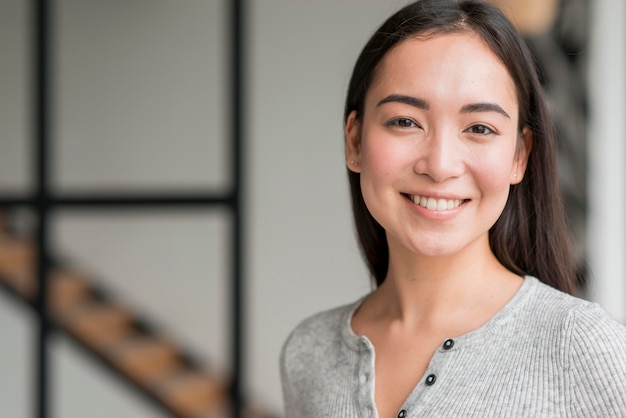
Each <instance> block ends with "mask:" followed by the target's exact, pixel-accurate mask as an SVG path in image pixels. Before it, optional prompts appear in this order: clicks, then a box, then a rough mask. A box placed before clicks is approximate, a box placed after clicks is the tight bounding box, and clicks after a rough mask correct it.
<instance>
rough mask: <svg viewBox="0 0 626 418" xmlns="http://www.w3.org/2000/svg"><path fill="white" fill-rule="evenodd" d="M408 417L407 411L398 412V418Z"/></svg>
mask: <svg viewBox="0 0 626 418" xmlns="http://www.w3.org/2000/svg"><path fill="white" fill-rule="evenodd" d="M404 417H406V411H405V410H404V409H403V410H401V411H400V412H398V418H404Z"/></svg>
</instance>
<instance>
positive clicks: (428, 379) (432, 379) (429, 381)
mask: <svg viewBox="0 0 626 418" xmlns="http://www.w3.org/2000/svg"><path fill="white" fill-rule="evenodd" d="M436 381H437V376H435V375H434V374H429V375H428V376H427V377H426V386H432V385H434V384H435V382H436Z"/></svg>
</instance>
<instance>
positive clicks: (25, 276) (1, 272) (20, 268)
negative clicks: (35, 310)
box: [0, 235, 36, 300]
mask: <svg viewBox="0 0 626 418" xmlns="http://www.w3.org/2000/svg"><path fill="white" fill-rule="evenodd" d="M34 264H35V253H34V248H33V246H32V245H31V244H30V243H29V242H27V241H24V240H17V239H13V238H9V237H7V236H2V235H0V277H1V278H2V279H3V280H5V281H6V282H7V284H9V285H10V286H11V287H12V288H13V289H14V290H15V291H16V292H17V293H18V294H19V295H20V296H21V297H23V298H24V299H27V300H33V299H34V297H35V292H36V288H35V279H34V274H33V272H34Z"/></svg>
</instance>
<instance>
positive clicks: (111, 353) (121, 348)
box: [106, 335, 180, 386]
mask: <svg viewBox="0 0 626 418" xmlns="http://www.w3.org/2000/svg"><path fill="white" fill-rule="evenodd" d="M106 356H107V357H108V358H109V359H110V361H111V363H112V364H114V365H115V366H116V367H117V368H118V369H119V370H121V371H122V372H123V373H125V374H126V375H127V376H129V377H131V378H132V379H133V380H135V381H137V382H139V383H142V384H143V385H147V386H150V385H154V384H156V383H157V382H158V381H160V380H163V379H165V378H166V377H167V376H168V375H170V374H172V373H173V371H174V370H175V369H176V368H178V367H180V357H179V355H178V352H177V350H176V348H175V347H174V346H173V345H172V344H170V343H168V342H166V341H163V340H162V339H159V338H158V337H151V336H145V335H140V336H131V337H129V338H126V339H125V340H124V341H121V342H120V343H118V344H117V345H115V346H114V347H112V348H111V349H110V350H108V353H107V354H106Z"/></svg>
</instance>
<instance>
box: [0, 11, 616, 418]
mask: <svg viewBox="0 0 626 418" xmlns="http://www.w3.org/2000/svg"><path fill="white" fill-rule="evenodd" d="M616 1H617V0H616ZM25 3H26V2H23V1H22V0H1V1H0V57H1V58H0V115H2V116H0V120H1V122H0V147H2V153H0V187H2V188H3V190H5V189H6V188H17V189H24V188H25V187H26V185H27V184H28V179H29V175H28V170H29V167H28V165H27V151H28V141H29V139H30V138H29V120H28V112H27V110H28V107H27V106H28V100H27V98H28V97H29V96H28V90H27V86H28V81H29V80H28V70H29V67H28V55H27V48H26V46H27V45H28V44H27V39H28V38H27V36H28V30H27V25H26V23H27V22H28V21H27V20H26V18H27V16H26V9H25V6H24V5H25ZM404 3H406V1H400V0H393V1H387V2H381V1H379V0H319V1H309V0H250V8H251V10H250V16H249V27H248V35H249V38H248V39H249V50H250V54H251V55H250V57H249V58H248V63H249V67H248V69H247V72H248V76H249V80H248V81H249V83H248V85H249V87H250V91H249V99H250V101H249V107H248V114H249V120H247V121H246V122H247V128H248V130H247V132H248V134H249V138H248V140H249V148H248V152H247V161H246V168H247V174H248V177H247V184H248V193H247V195H246V196H247V203H248V212H247V226H248V246H247V252H248V256H249V265H248V266H246V271H247V272H248V280H249V287H248V293H247V295H246V297H247V302H248V311H247V321H248V333H247V341H248V346H247V347H246V354H247V356H246V358H247V366H248V375H247V376H246V383H247V386H248V390H249V394H250V395H251V397H252V399H253V400H254V401H260V402H262V403H264V404H266V405H269V406H270V407H272V408H273V409H274V410H277V411H279V410H280V408H281V393H280V384H279V376H278V354H279V350H280V347H281V345H282V343H283V341H284V339H285V338H286V337H287V334H288V333H289V331H290V330H291V329H292V328H293V327H294V326H295V325H296V324H297V323H298V322H300V321H301V320H302V319H303V318H304V317H306V316H308V315H311V314H313V313H315V312H317V311H319V310H322V309H326V308H329V307H332V306H336V305H339V304H344V303H349V302H351V301H353V300H354V299H356V298H357V297H359V296H361V295H362V294H363V293H364V292H367V291H368V290H369V286H370V284H369V279H368V277H367V274H366V271H365V268H364V266H363V263H362V262H361V260H360V255H359V253H358V249H357V246H356V243H355V240H354V237H353V230H352V219H351V216H350V209H349V201H348V188H347V181H346V175H345V166H344V159H343V137H342V122H341V115H342V110H343V100H344V94H345V89H346V86H347V82H348V77H349V75H350V71H351V69H352V65H353V63H354V61H355V59H356V56H357V54H358V52H359V50H360V48H361V47H362V46H363V44H364V43H365V41H366V40H367V38H368V37H369V35H370V34H371V33H372V32H373V30H374V29H375V27H376V26H377V25H378V24H379V23H380V22H381V21H382V20H383V19H384V18H385V17H386V16H387V15H388V14H389V13H391V11H393V10H395V9H397V8H398V7H399V6H400V5H402V4H404ZM56 4H57V5H58V8H57V12H56V23H55V27H56V29H57V35H56V40H57V43H58V45H57V51H56V52H57V55H56V56H57V60H58V61H57V62H56V67H55V69H56V83H57V90H56V91H55V92H56V99H57V102H56V105H55V107H54V112H55V118H54V121H55V125H54V126H55V130H54V134H55V137H54V139H55V148H56V155H55V157H56V161H55V165H54V178H53V179H52V180H53V184H54V185H55V187H56V188H57V189H58V190H62V191H68V190H77V189H78V190H85V189H87V190H102V189H103V188H104V189H107V188H113V189H115V190H119V189H123V190H133V188H136V187H141V188H152V189H156V188H158V186H168V188H177V189H182V188H185V187H190V186H194V187H207V188H210V187H217V188H221V187H226V186H228V184H229V179H228V174H227V170H228V159H227V158H226V153H227V151H228V144H227V143H226V141H225V137H226V136H227V134H228V132H227V125H226V117H227V116H229V115H227V113H226V112H227V111H228V108H227V107H225V106H224V99H225V95H226V94H227V91H226V89H227V86H228V84H227V83H226V82H225V76H226V73H225V71H226V68H227V67H226V62H225V58H226V51H225V50H224V49H223V43H224V33H225V30H226V28H225V27H224V25H225V24H226V23H225V22H226V20H225V19H224V17H223V16H224V13H225V10H224V8H225V5H226V4H227V2H225V1H218V0H185V1H183V2H175V1H172V0H109V1H101V0H57V2H56ZM228 226H229V217H228V215H227V214H225V213H224V212H222V211H207V212H205V211H194V212H178V213H173V212H155V213H150V214H148V215H146V216H141V215H140V214H139V213H137V212H133V213H126V214H124V213H123V212H121V213H117V214H103V213H90V214H85V213H82V214H81V213H78V214H77V213H63V214H61V215H59V216H58V218H57V222H56V223H55V229H54V232H55V235H56V242H57V244H58V245H59V247H60V249H61V251H62V253H63V254H65V255H68V256H70V257H71V259H73V260H75V261H76V262H77V264H79V265H80V266H83V267H84V268H85V269H87V270H88V271H90V272H93V273H94V274H95V275H96V277H98V278H100V279H101V280H102V283H103V284H104V285H105V286H107V287H108V288H109V289H110V290H111V291H113V292H114V293H116V294H118V295H119V296H120V297H121V298H122V300H124V301H125V302H127V303H128V304H130V305H132V306H133V307H135V308H137V309H139V310H140V311H142V312H145V313H146V314H148V315H149V316H150V317H151V318H153V319H154V320H155V321H156V322H157V323H158V324H159V325H160V326H161V327H162V329H163V330H164V331H165V332H166V333H168V334H170V335H173V336H174V337H176V338H177V339H178V340H180V341H181V342H182V343H184V344H185V346H186V347H188V348H189V349H190V350H191V351H192V352H193V353H195V354H196V355H197V356H199V357H200V358H202V359H205V360H206V361H210V362H211V363H212V364H213V365H215V366H217V368H218V369H220V370H223V371H227V369H228V366H229V365H228V358H229V353H228V339H227V332H228V330H227V325H228V322H227V317H226V315H227V312H228V311H227V306H226V303H227V302H226V301H227V300H228V299H227V289H228V287H227V286H228V283H227V282H226V277H227V268H228V265H227V262H226V260H227V257H228V253H227V251H228V247H227V246H225V244H226V243H227V242H228V241H227V239H228V237H227V234H228ZM596 271H599V269H597V270H596ZM621 300H623V298H622V299H621ZM0 305H1V306H0V308H1V309H2V310H1V311H0V316H2V317H3V318H5V317H4V311H5V310H6V311H7V312H9V313H8V314H7V316H6V318H5V320H3V321H0V332H3V335H5V336H7V337H6V338H7V339H8V340H10V341H12V345H11V346H10V347H9V346H7V348H5V346H2V351H1V353H0V354H2V355H0V371H2V373H0V388H6V387H9V386H11V385H12V383H11V382H13V379H15V378H17V379H18V382H20V383H19V384H18V385H16V386H11V387H13V389H12V390H13V391H14V392H15V393H16V394H15V396H11V398H7V399H4V397H2V398H1V402H0V416H11V417H14V416H15V417H18V418H19V417H20V416H24V417H26V416H30V415H28V414H27V413H26V412H24V413H23V414H21V412H17V413H16V412H15V411H24V410H25V409H27V408H26V407H25V405H24V403H25V402H27V403H28V402H30V395H31V394H30V386H29V385H30V370H29V365H30V361H31V350H29V349H26V350H23V347H25V346H28V345H29V344H30V335H31V332H32V331H34V329H31V328H30V327H31V325H32V324H31V323H30V322H29V321H28V320H25V319H23V318H24V317H25V315H24V314H23V313H21V311H20V308H19V307H17V306H16V305H15V304H13V303H11V302H10V301H7V300H5V299H0ZM4 338H5V337H3V339H4ZM5 352H6V353H10V354H8V356H7V355H4V354H5ZM52 359H53V361H54V365H53V369H52V372H53V377H54V379H55V380H54V382H55V387H56V388H57V389H55V398H54V400H53V406H54V408H55V412H56V414H55V415H56V416H59V417H63V418H66V417H67V418H73V417H83V416H93V415H90V414H91V411H92V410H94V409H95V410H98V411H100V412H101V413H102V414H103V415H102V416H133V417H141V416H155V414H157V412H155V411H154V410H153V409H152V406H151V405H149V404H145V403H144V402H143V400H141V399H137V398H135V397H134V396H133V395H132V393H129V392H126V391H124V390H123V389H120V388H121V386H118V385H117V383H116V382H115V380H112V379H111V378H110V377H109V376H108V375H107V374H106V373H103V372H102V371H101V370H100V369H99V368H98V367H94V366H93V365H92V364H91V363H90V362H89V361H88V359H86V358H84V357H83V356H82V355H81V353H79V352H76V351H75V350H74V349H73V348H72V347H71V345H68V344H67V342H66V341H64V340H60V341H58V342H57V343H55V345H54V347H53V355H52ZM77 392H79V393H84V396H79V397H77V396H74V395H73V394H75V393H77ZM2 393H7V392H6V391H4V390H0V394H2ZM12 393H13V392H12ZM0 396H2V395H0ZM87 401H88V402H87Z"/></svg>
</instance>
